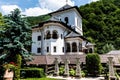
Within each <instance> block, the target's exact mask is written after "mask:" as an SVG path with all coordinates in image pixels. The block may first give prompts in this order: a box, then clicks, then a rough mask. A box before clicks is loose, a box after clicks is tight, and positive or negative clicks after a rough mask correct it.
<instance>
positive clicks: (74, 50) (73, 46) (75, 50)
mask: <svg viewBox="0 0 120 80" xmlns="http://www.w3.org/2000/svg"><path fill="white" fill-rule="evenodd" d="M72 52H77V44H76V43H75V42H73V43H72Z"/></svg>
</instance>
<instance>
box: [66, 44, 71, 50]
mask: <svg viewBox="0 0 120 80" xmlns="http://www.w3.org/2000/svg"><path fill="white" fill-rule="evenodd" d="M66 52H70V43H66Z"/></svg>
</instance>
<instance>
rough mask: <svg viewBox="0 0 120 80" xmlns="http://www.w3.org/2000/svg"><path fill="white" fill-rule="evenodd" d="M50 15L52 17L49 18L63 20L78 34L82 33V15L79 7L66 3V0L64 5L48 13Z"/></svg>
mask: <svg viewBox="0 0 120 80" xmlns="http://www.w3.org/2000/svg"><path fill="white" fill-rule="evenodd" d="M50 15H51V17H52V18H51V20H56V21H61V22H64V23H65V24H67V25H68V26H69V27H70V28H72V29H73V30H75V31H76V32H78V33H79V34H80V35H83V30H82V17H81V15H80V11H79V8H78V7H77V6H70V5H68V0H66V5H64V6H63V7H61V8H60V9H58V10H57V11H55V12H52V13H50Z"/></svg>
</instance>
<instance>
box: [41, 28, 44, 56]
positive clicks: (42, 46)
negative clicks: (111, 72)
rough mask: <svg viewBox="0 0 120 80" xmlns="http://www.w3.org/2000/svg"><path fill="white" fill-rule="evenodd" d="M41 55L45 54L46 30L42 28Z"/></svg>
mask: <svg viewBox="0 0 120 80" xmlns="http://www.w3.org/2000/svg"><path fill="white" fill-rule="evenodd" d="M41 55H44V30H43V29H42V30H41Z"/></svg>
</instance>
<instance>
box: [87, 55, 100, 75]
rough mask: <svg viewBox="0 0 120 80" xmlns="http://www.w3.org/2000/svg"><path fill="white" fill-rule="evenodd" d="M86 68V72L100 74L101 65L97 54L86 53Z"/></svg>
mask: <svg viewBox="0 0 120 80" xmlns="http://www.w3.org/2000/svg"><path fill="white" fill-rule="evenodd" d="M86 69H87V73H88V74H89V75H92V76H98V75H100V74H101V71H102V65H101V62H100V57H99V55H98V54H95V53H94V54H87V56H86Z"/></svg>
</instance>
